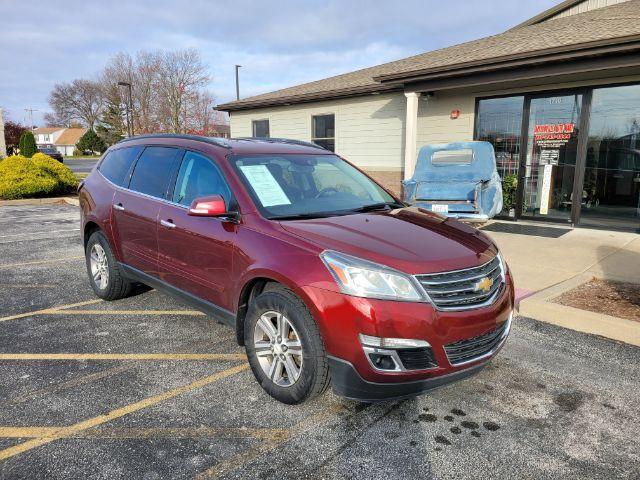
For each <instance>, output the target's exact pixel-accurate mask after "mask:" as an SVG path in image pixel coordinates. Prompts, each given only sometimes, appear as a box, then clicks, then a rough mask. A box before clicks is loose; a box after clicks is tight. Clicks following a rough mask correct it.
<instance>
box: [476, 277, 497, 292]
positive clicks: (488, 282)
mask: <svg viewBox="0 0 640 480" xmlns="http://www.w3.org/2000/svg"><path fill="white" fill-rule="evenodd" d="M492 286H493V279H491V278H489V277H484V278H481V279H480V280H479V281H478V282H477V283H476V284H475V285H474V286H473V289H474V290H475V291H476V292H484V293H487V292H488V291H489V290H491V287H492Z"/></svg>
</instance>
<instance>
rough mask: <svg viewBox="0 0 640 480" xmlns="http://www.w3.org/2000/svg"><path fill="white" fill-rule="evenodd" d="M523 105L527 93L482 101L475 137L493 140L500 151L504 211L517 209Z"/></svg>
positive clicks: (499, 163)
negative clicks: (524, 95)
mask: <svg viewBox="0 0 640 480" xmlns="http://www.w3.org/2000/svg"><path fill="white" fill-rule="evenodd" d="M523 107H524V97H523V96H515V97H503V98H487V99H482V100H480V101H478V115H477V119H476V132H475V139H476V140H481V141H486V142H491V143H492V144H493V148H494V150H495V152H496V165H497V167H498V173H499V174H500V178H502V181H503V189H504V193H505V195H504V204H503V207H502V212H501V215H508V214H509V212H511V214H512V215H513V213H514V209H515V203H516V185H517V178H518V165H519V164H520V133H521V129H522V112H523Z"/></svg>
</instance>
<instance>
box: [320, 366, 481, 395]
mask: <svg viewBox="0 0 640 480" xmlns="http://www.w3.org/2000/svg"><path fill="white" fill-rule="evenodd" d="M485 365H486V362H485V363H481V364H478V365H475V366H472V367H469V368H466V369H463V370H457V371H455V372H453V373H449V374H447V375H440V376H438V377H432V378H428V379H424V380H416V381H410V382H397V383H377V382H369V381H367V380H365V379H363V378H362V377H361V376H360V374H358V372H357V370H356V369H355V367H354V366H353V365H352V364H351V363H349V362H347V361H346V360H342V359H340V358H336V357H331V356H330V357H329V368H330V369H331V386H332V388H333V391H334V393H335V394H336V395H340V396H342V397H345V398H349V399H351V400H357V401H360V402H382V401H388V400H399V399H402V398H409V397H414V396H416V395H421V394H423V393H426V392H428V391H429V390H433V389H434V388H438V387H442V386H444V385H448V384H450V383H453V382H457V381H459V380H464V379H465V378H469V377H471V376H473V375H475V374H477V373H479V372H480V370H482V369H483V368H484V366H485Z"/></svg>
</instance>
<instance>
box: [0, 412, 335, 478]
mask: <svg viewBox="0 0 640 480" xmlns="http://www.w3.org/2000/svg"><path fill="white" fill-rule="evenodd" d="M342 410H344V406H342V405H341V404H339V403H336V404H333V405H331V406H330V407H329V408H327V409H324V410H322V411H320V412H319V413H316V414H315V415H312V416H310V417H307V418H305V419H304V420H302V421H301V422H300V423H298V424H296V425H294V426H293V427H291V428H289V429H288V430H287V431H286V432H285V433H284V434H283V435H281V436H280V437H279V438H278V439H272V440H270V441H268V442H263V443H261V444H259V445H257V446H256V447H254V448H252V449H250V450H248V451H244V452H240V453H238V454H237V455H233V456H231V457H229V458H227V459H225V460H223V461H221V462H219V463H216V464H215V465H214V466H213V467H211V468H209V469H208V470H205V471H203V472H200V473H199V474H198V475H196V476H195V478H196V480H203V479H210V478H218V477H221V476H222V475H224V474H226V473H229V472H231V471H234V470H237V469H238V468H240V467H242V466H243V465H245V464H246V463H248V462H251V461H253V460H255V459H256V458H258V457H260V456H261V455H264V454H265V453H268V452H271V451H273V450H275V449H276V448H278V447H280V446H281V445H282V444H283V443H284V442H286V441H287V440H290V439H291V438H293V437H295V436H298V435H300V434H303V433H305V432H308V431H310V430H312V429H314V428H316V427H318V426H320V425H322V424H323V423H326V422H327V421H329V420H331V419H333V418H335V417H336V415H337V414H338V413H339V412H341V411H342ZM0 453H1V452H0Z"/></svg>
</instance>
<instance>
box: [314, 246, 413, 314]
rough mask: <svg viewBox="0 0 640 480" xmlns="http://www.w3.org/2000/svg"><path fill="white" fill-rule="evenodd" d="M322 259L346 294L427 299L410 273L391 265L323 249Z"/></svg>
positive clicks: (397, 298)
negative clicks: (386, 265)
mask: <svg viewBox="0 0 640 480" xmlns="http://www.w3.org/2000/svg"><path fill="white" fill-rule="evenodd" d="M320 258H321V259H322V261H323V262H324V264H325V265H326V266H327V268H328V269H329V271H330V272H331V275H333V278H334V279H335V280H336V283H337V284H338V286H339V287H340V290H341V291H342V293H346V294H347V295H353V296H355V297H367V298H380V299H384V300H401V301H406V302H420V301H425V298H424V296H423V295H422V294H421V293H420V292H419V290H418V288H416V285H415V283H414V281H413V280H412V279H411V278H410V277H409V276H408V275H405V274H403V273H401V272H398V271H396V270H393V269H391V268H389V267H385V266H384V265H379V264H377V263H373V262H368V261H367V260H362V259H360V258H357V257H352V256H351V255H345V254H344V253H338V252H334V251H331V250H325V251H324V252H322V253H321V254H320Z"/></svg>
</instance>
